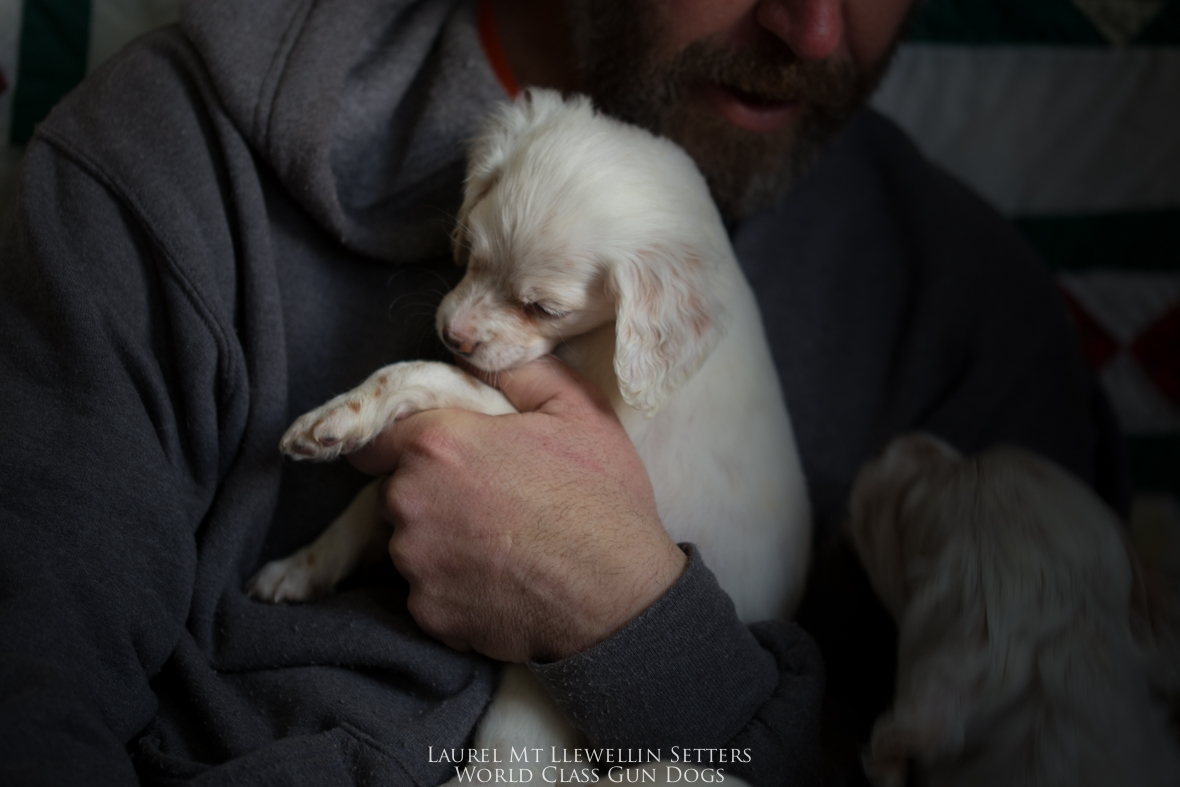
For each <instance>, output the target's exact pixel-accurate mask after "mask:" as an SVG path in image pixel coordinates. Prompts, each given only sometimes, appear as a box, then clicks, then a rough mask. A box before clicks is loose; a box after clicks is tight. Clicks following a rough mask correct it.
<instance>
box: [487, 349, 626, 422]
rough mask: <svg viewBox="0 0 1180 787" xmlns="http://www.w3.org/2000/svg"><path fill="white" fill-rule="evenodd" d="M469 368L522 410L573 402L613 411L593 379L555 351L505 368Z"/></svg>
mask: <svg viewBox="0 0 1180 787" xmlns="http://www.w3.org/2000/svg"><path fill="white" fill-rule="evenodd" d="M469 371H471V372H472V373H473V374H476V375H477V376H478V377H479V378H480V379H482V380H483V381H484V382H486V383H488V384H489V385H494V386H496V387H497V388H499V389H500V390H501V391H503V392H504V395H505V396H506V397H508V401H510V402H512V406H513V407H515V408H516V409H517V410H519V411H520V412H522V413H531V412H556V410H557V409H560V408H563V407H566V406H569V405H575V406H582V407H586V406H588V407H594V408H595V409H605V410H606V411H607V412H611V408H610V404H609V403H608V402H607V401H606V397H604V396H603V395H602V393H601V392H600V391H599V390H598V389H597V388H595V387H594V384H593V383H591V382H590V381H589V380H587V379H586V378H585V377H583V376H582V375H580V374H578V373H577V372H575V371H574V370H573V369H571V368H570V367H568V366H566V365H565V364H564V363H562V362H561V361H559V360H558V359H557V358H555V357H554V356H552V355H546V356H543V357H541V358H538V359H536V360H534V361H530V362H528V363H526V364H525V365H524V366H521V367H518V368H516V369H510V370H508V371H504V372H482V371H477V370H475V369H469Z"/></svg>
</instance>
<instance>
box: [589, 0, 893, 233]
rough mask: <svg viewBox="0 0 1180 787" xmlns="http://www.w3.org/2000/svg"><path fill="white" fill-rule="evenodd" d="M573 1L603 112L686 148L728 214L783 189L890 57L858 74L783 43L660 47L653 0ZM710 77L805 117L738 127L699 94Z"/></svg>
mask: <svg viewBox="0 0 1180 787" xmlns="http://www.w3.org/2000/svg"><path fill="white" fill-rule="evenodd" d="M569 5H570V10H571V24H572V27H573V30H574V38H575V46H576V48H577V54H578V60H579V67H580V70H581V74H582V78H583V82H584V88H585V90H586V92H588V93H589V94H590V96H591V97H592V98H593V99H594V102H595V104H596V105H597V106H598V107H599V108H601V109H602V110H603V111H604V112H606V113H607V114H610V115H612V116H614V117H617V118H619V119H621V120H625V121H627V122H629V123H634V124H635V125H638V126H642V127H644V128H647V129H649V130H650V131H652V132H654V133H656V134H660V135H662V136H666V137H668V138H670V139H671V140H673V141H674V142H676V143H677V144H679V145H680V146H681V147H683V148H684V149H685V150H686V151H687V152H688V154H689V155H690V156H692V158H693V159H694V160H695V161H696V163H697V166H698V167H700V169H701V172H702V173H703V174H704V176H705V180H706V181H707V182H708V184H709V189H710V190H711V191H712V193H713V199H714V201H715V202H716V203H717V206H718V208H719V209H720V210H721V213H722V215H723V216H724V217H725V218H726V219H727V220H734V219H738V218H741V217H743V216H746V215H749V214H750V213H752V212H753V211H755V210H757V209H759V208H761V207H764V206H765V205H767V204H768V203H770V202H772V201H774V200H775V199H777V198H778V197H779V196H781V194H782V193H783V192H784V191H785V190H786V189H787V187H788V186H789V185H790V184H791V183H792V182H793V181H794V180H796V179H797V178H798V177H799V176H800V175H801V174H802V173H803V172H805V171H806V169H807V168H808V167H809V166H810V164H811V163H812V162H813V161H814V160H815V159H816V158H817V156H818V154H819V153H820V151H821V150H822V149H823V147H824V145H825V144H826V143H827V142H828V141H829V140H830V139H831V137H832V136H833V135H834V134H835V133H836V132H837V131H838V130H839V129H840V128H841V127H842V126H843V125H844V124H845V122H846V121H847V120H848V119H849V118H850V117H851V116H852V115H853V114H855V112H856V111H857V110H858V109H859V108H860V107H861V106H862V105H863V104H864V103H865V101H866V100H867V99H868V96H869V95H870V94H871V93H872V91H873V90H874V89H875V88H876V85H877V82H878V81H879V79H880V77H881V75H882V74H883V73H884V72H885V69H886V67H887V66H888V63H889V59H890V58H889V57H888V56H886V57H883V58H882V59H881V62H879V63H876V64H874V65H873V67H872V68H871V69H869V70H868V71H866V72H858V71H857V70H856V68H854V66H853V65H852V64H851V63H849V62H848V61H844V60H840V61H835V60H833V61H825V62H820V63H815V62H804V61H801V60H799V59H798V58H796V57H795V56H794V54H793V53H791V51H790V50H789V49H788V48H787V46H786V45H785V44H781V43H780V42H778V41H769V42H767V43H766V44H765V45H763V46H759V47H748V48H744V49H740V50H735V49H733V48H730V47H724V46H721V45H719V44H717V43H715V42H713V41H710V40H708V39H705V40H701V41H696V42H694V43H692V44H690V45H689V46H687V47H685V48H684V49H683V50H681V51H680V52H667V51H661V47H660V20H659V19H658V18H657V15H656V12H655V9H654V7H653V6H654V4H653V3H651V2H650V0H645V1H643V2H635V1H634V0H576V2H572V3H570V4H569ZM665 49H666V47H665ZM710 83H712V84H715V85H723V86H725V87H726V88H728V89H729V90H731V91H733V92H736V93H737V94H738V95H739V96H741V97H742V98H744V99H746V100H748V101H751V102H754V103H757V102H765V103H767V104H778V103H782V102H787V101H793V102H798V104H799V106H800V110H799V114H798V116H797V117H796V118H795V119H794V120H793V121H792V122H791V123H790V124H789V125H788V126H787V127H786V128H784V129H782V130H780V131H772V132H762V133H759V132H753V131H747V130H745V129H742V128H738V127H736V126H734V125H733V124H732V123H730V122H729V121H728V120H726V119H725V118H724V117H723V116H721V114H720V113H719V112H718V111H717V109H716V108H715V107H713V106H710V105H709V104H708V103H707V99H705V98H704V96H702V95H700V93H699V90H700V88H701V87H702V86H704V85H707V84H710Z"/></svg>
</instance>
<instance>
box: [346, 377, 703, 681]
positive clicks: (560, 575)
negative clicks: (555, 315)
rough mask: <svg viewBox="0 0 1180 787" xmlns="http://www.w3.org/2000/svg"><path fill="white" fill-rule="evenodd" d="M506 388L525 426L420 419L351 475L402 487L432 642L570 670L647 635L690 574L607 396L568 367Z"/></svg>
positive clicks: (400, 524)
mask: <svg viewBox="0 0 1180 787" xmlns="http://www.w3.org/2000/svg"><path fill="white" fill-rule="evenodd" d="M500 377H501V380H500V383H501V384H502V388H503V391H504V394H505V395H506V396H507V397H508V399H509V400H510V401H511V402H512V403H513V405H514V406H515V407H516V408H517V409H518V410H520V411H521V414H519V415H502V416H495V417H492V416H486V415H481V414H476V413H471V412H467V411H463V410H431V411H427V412H424V413H419V414H418V415H414V416H411V417H410V418H407V419H406V420H404V421H401V422H399V423H397V424H396V425H394V426H393V427H392V428H390V429H388V430H387V431H386V432H385V433H384V434H382V435H381V436H380V437H379V438H378V439H377V440H376V441H375V442H374V443H372V444H370V445H369V446H367V447H366V448H364V449H363V450H361V451H358V452H357V453H355V454H353V455H352V456H350V457H349V459H350V461H352V463H353V464H354V465H356V467H357V468H359V469H360V470H362V471H364V472H367V473H371V474H374V475H380V474H386V473H392V475H391V476H390V477H389V478H388V479H387V481H386V482H385V484H384V486H383V489H382V495H381V498H382V505H383V513H384V515H385V516H386V517H387V518H388V519H389V521H390V522H392V523H393V525H394V534H393V538H392V539H391V540H390V542H389V553H390V555H391V556H392V557H393V562H394V565H396V566H397V569H398V571H399V572H401V574H402V576H404V577H405V578H406V580H407V581H408V582H409V584H410V596H409V609H410V614H411V615H413V616H414V619H415V620H416V621H417V622H418V624H419V625H420V626H422V628H423V630H424V631H426V632H427V633H428V634H430V635H432V636H434V637H437V638H438V639H440V640H442V641H443V642H445V643H446V644H448V645H450V646H451V647H453V648H457V649H465V648H473V649H475V650H477V651H479V652H480V653H483V654H485V655H488V656H491V657H493V658H496V659H499V660H501V661H513V662H524V661H529V660H555V659H560V658H564V657H567V656H571V655H573V654H575V653H578V652H580V651H582V650H585V649H586V648H589V647H591V646H593V645H595V644H597V643H598V642H601V641H602V640H604V639H606V638H607V637H609V636H610V635H611V634H613V633H615V632H616V631H618V630H619V629H620V628H622V627H623V626H625V625H626V624H627V623H628V622H630V621H631V620H632V619H634V618H635V617H636V616H637V615H638V614H639V613H640V612H642V611H643V610H644V609H646V608H647V607H648V606H649V605H650V604H651V603H652V602H653V601H655V600H656V599H657V598H659V597H660V596H661V595H663V593H664V592H665V591H666V590H667V589H668V588H669V587H671V586H672V584H673V583H674V582H675V581H676V580H677V579H678V578H679V576H680V574H681V572H682V571H683V570H684V566H685V563H686V558H685V556H684V553H683V552H681V551H680V549H679V548H678V547H677V546H676V545H675V544H674V543H673V542H672V539H671V538H670V537H669V536H668V534H667V532H666V531H665V530H664V528H663V525H662V524H661V523H660V520H659V516H658V514H657V512H656V506H655V497H654V495H653V493H652V488H651V482H650V480H649V479H648V476H647V472H646V470H645V469H644V467H643V463H642V461H641V460H640V458H639V455H638V453H636V451H635V448H634V446H633V445H632V444H631V440H630V438H628V436H627V433H626V432H625V431H624V430H623V427H622V424H620V423H619V421H618V419H617V418H616V417H615V414H614V412H613V411H612V410H611V408H610V405H609V404H608V403H607V401H606V399H605V397H603V396H602V394H601V393H600V392H599V391H598V390H597V389H595V388H594V386H593V385H591V384H590V383H589V382H588V381H586V380H585V379H584V378H582V377H580V376H579V375H578V374H576V373H575V372H574V371H572V370H571V369H569V368H568V367H566V366H565V365H563V364H562V363H560V362H559V361H557V360H555V359H553V358H542V359H540V360H537V361H533V362H532V363H530V364H528V365H526V366H524V367H522V368H520V369H517V370H515V371H513V372H511V373H508V374H501V375H500Z"/></svg>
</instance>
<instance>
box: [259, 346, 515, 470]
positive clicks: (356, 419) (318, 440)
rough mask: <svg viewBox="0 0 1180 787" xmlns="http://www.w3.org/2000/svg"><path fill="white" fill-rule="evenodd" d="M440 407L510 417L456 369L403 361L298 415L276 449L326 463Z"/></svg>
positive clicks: (490, 391) (505, 405) (485, 389)
mask: <svg viewBox="0 0 1180 787" xmlns="http://www.w3.org/2000/svg"><path fill="white" fill-rule="evenodd" d="M443 407H458V408H462V409H464V410H474V411H475V412H479V413H486V414H487V415H503V414H505V413H514V412H516V409H515V408H514V407H513V406H512V405H511V403H509V401H508V400H507V399H506V398H504V395H503V394H502V393H500V392H499V391H497V390H496V389H495V388H492V387H491V386H489V385H485V384H484V383H482V382H480V381H479V380H477V379H475V378H474V377H472V376H471V375H469V374H467V373H466V372H464V371H463V370H462V369H460V368H458V367H457V366H451V365H450V364H445V363H436V362H433V361H407V362H405V363H395V364H393V365H391V366H386V367H384V368H383V369H378V370H377V371H376V372H374V373H373V375H372V376H370V377H369V379H368V380H365V382H363V383H362V384H361V385H359V386H357V387H356V388H354V389H352V390H351V391H349V392H348V393H345V394H341V395H340V396H337V397H336V398H335V399H333V400H331V401H330V402H328V403H327V404H325V405H323V406H321V407H317V408H316V409H314V410H312V411H311V412H309V413H305V414H304V415H301V416H299V418H297V419H296V420H295V423H293V424H292V425H291V428H290V429H288V430H287V432H286V434H284V435H283V439H282V440H280V441H279V448H280V450H282V452H283V453H284V454H287V455H288V456H290V457H292V458H294V459H313V460H316V461H320V462H326V461H329V460H332V459H335V458H336V457H338V456H340V455H341V454H348V453H352V452H353V451H355V450H357V449H358V448H360V447H362V446H364V445H366V444H367V443H369V442H371V441H372V440H373V438H374V437H376V436H377V435H378V434H380V433H381V432H382V430H384V429H385V428H386V427H387V426H389V425H391V424H392V423H394V422H395V421H398V420H400V419H402V418H405V417H407V416H410V415H413V414H414V413H418V412H421V411H423V410H437V409H439V408H443Z"/></svg>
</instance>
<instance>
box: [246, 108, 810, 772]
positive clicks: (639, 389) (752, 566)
mask: <svg viewBox="0 0 1180 787" xmlns="http://www.w3.org/2000/svg"><path fill="white" fill-rule="evenodd" d="M456 259H457V261H459V262H460V264H465V265H466V266H467V273H466V275H465V276H464V278H463V280H462V281H461V282H460V283H459V285H458V286H457V287H456V288H455V289H454V290H453V291H452V292H451V293H449V294H448V295H447V296H446V298H445V299H444V301H443V303H442V304H441V306H440V308H439V311H438V328H439V332H440V334H441V335H442V336H443V337H444V340H446V341H447V342H448V343H449V344H451V346H452V347H455V348H456V349H457V350H459V351H461V352H463V353H464V354H465V355H466V356H467V358H468V359H469V360H470V362H471V363H472V364H473V365H475V366H477V367H479V368H482V369H485V370H488V371H498V370H506V369H511V368H513V367H516V366H519V365H521V364H523V363H526V362H528V361H530V360H532V359H534V358H537V357H540V356H542V355H544V354H546V353H548V352H550V351H555V352H556V353H557V354H558V355H559V356H560V357H562V358H563V359H564V360H565V361H567V362H568V363H570V364H571V365H572V366H573V367H574V368H576V369H578V370H579V371H580V372H581V373H582V374H584V375H586V376H587V377H588V378H590V379H591V380H592V381H593V382H594V383H596V384H597V385H598V386H599V388H601V389H602V390H603V391H604V392H605V393H606V394H607V395H608V397H609V398H610V400H611V403H612V405H613V406H614V409H615V411H616V412H617V413H618V415H619V417H620V420H621V421H622V422H623V425H624V426H625V428H626V429H627V432H628V434H629V435H630V437H631V439H632V440H633V442H634V443H635V446H636V448H637V449H638V451H639V454H640V456H641V457H642V458H643V461H644V463H645V466H646V468H647V470H648V473H649V474H650V476H651V480H652V484H653V487H654V489H655V493H656V502H657V506H658V509H659V512H660V516H661V519H662V521H663V522H664V525H665V527H666V528H667V529H668V531H669V533H671V534H672V536H673V537H674V538H675V539H676V540H677V541H691V542H694V543H696V544H697V546H698V547H699V549H700V554H701V555H702V557H703V559H704V560H705V562H706V563H707V564H708V565H709V567H710V568H711V569H712V570H713V572H714V573H715V574H716V576H717V578H718V580H719V582H720V584H721V586H722V587H723V588H724V589H725V590H726V591H727V592H728V593H729V595H730V596H731V597H732V598H733V600H734V603H735V605H736V607H737V610H738V613H739V615H740V616H741V617H742V619H744V620H751V621H752V620H758V619H765V618H772V617H784V616H789V615H790V614H791V613H792V612H793V610H794V608H795V606H796V604H797V603H798V600H799V596H800V595H801V593H802V589H803V583H804V579H805V574H806V567H807V561H808V554H809V550H810V537H811V525H810V514H809V507H808V503H807V497H806V489H805V485H804V479H803V473H802V469H801V465H800V462H799V458H798V455H797V452H796V449H795V441H794V436H793V433H792V430H791V425H790V420H789V418H788V416H787V411H786V407H785V405H784V403H783V399H782V394H781V390H780V386H779V381H778V379H777V376H776V374H775V371H774V364H773V361H772V359H771V356H770V352H769V349H768V347H767V345H766V339H765V336H764V333H763V329H762V324H761V319H760V317H759V314H758V308H757V305H756V303H755V300H754V296H753V294H752V292H751V291H750V288H749V285H748V284H747V283H746V281H745V279H744V277H743V276H742V273H741V270H740V269H739V267H738V264H737V260H736V259H735V257H734V255H733V251H732V249H731V248H730V245H729V241H728V237H727V235H726V232H725V228H724V226H723V225H722V222H721V218H720V216H719V214H718V213H717V210H716V208H715V207H714V205H713V202H712V200H711V198H710V196H709V192H708V189H707V187H706V185H705V182H704V179H703V178H702V177H701V175H700V173H699V172H698V171H697V169H696V167H695V165H694V164H693V162H692V161H691V159H690V158H689V157H688V156H687V155H686V154H685V153H684V152H683V151H682V150H681V149H680V148H678V147H676V146H675V145H674V144H672V143H671V142H669V141H667V140H664V139H659V138H657V137H654V136H652V135H651V134H649V133H647V132H645V131H642V130H640V129H637V128H634V127H631V126H627V125H625V124H623V123H619V122H617V121H615V120H612V119H610V118H607V117H605V116H602V115H599V114H598V113H597V112H595V110H594V109H593V107H592V106H591V105H590V103H589V101H588V100H587V99H584V98H574V99H571V100H568V101H564V100H562V98H561V97H560V96H559V95H558V94H556V93H553V92H550V91H532V92H531V93H529V94H527V95H526V96H525V97H523V98H522V99H520V100H518V101H517V102H516V103H515V104H513V105H509V106H506V107H504V108H503V110H502V111H500V112H498V113H496V114H495V115H494V116H493V117H492V118H491V119H490V121H489V123H488V124H487V126H486V128H485V130H484V131H483V133H482V135H481V136H480V137H479V138H478V139H477V140H476V141H475V143H474V145H473V147H472V150H471V155H470V165H469V169H468V179H467V183H466V191H465V199H464V202H463V206H462V208H461V211H460V215H459V222H458V228H457V230H456ZM432 407H465V408H468V409H473V410H479V411H482V412H487V413H490V414H500V413H507V412H512V411H513V410H512V407H511V405H510V404H509V403H508V402H507V400H506V399H504V397H503V396H502V395H501V394H500V393H499V392H497V391H495V390H494V389H492V388H489V387H487V386H485V385H483V384H482V383H478V382H477V381H475V380H474V378H471V377H470V376H468V375H466V374H464V373H463V372H461V371H459V370H458V369H456V368H454V367H451V366H447V365H444V364H437V363H423V362H417V363H410V364H395V365H394V366H391V367H386V368H385V369H382V370H379V371H378V372H377V373H375V374H374V375H373V376H372V377H370V379H369V380H368V381H366V382H365V383H364V384H363V385H361V386H360V387H359V388H357V389H355V390H354V391H351V392H349V393H347V394H344V395H343V396H340V397H337V398H336V399H334V400H332V401H331V402H329V403H328V404H326V405H324V406H323V407H321V408H318V409H317V410H314V411H312V412H311V413H308V414H306V415H304V416H302V417H301V418H299V419H298V420H297V421H296V422H295V424H294V425H293V426H292V427H291V429H290V430H288V432H287V434H286V435H285V436H284V438H283V441H282V448H283V450H284V451H285V452H286V453H288V454H291V455H293V456H295V457H297V458H313V459H321V460H323V459H331V458H335V457H336V456H337V455H339V454H340V453H341V452H347V451H350V450H353V449H355V448H356V447H358V446H360V445H363V444H364V443H366V442H368V441H369V440H371V439H372V438H373V437H374V436H376V435H377V434H378V433H379V432H380V431H381V430H382V429H383V428H384V427H385V426H387V425H388V424H390V423H391V422H392V421H393V420H395V419H396V418H398V417H402V416H404V415H407V414H409V413H412V412H416V411H419V410H423V409H428V408H432ZM366 494H368V495H369V496H370V497H371V498H372V492H371V491H370V492H367V493H366ZM374 504H375V498H372V499H367V498H365V495H362V498H361V499H358V502H357V503H354V505H353V507H352V508H350V509H349V511H346V512H345V514H344V515H342V516H341V518H340V519H338V520H337V521H336V522H335V523H333V525H332V526H331V527H330V528H329V530H328V531H327V532H325V534H324V535H323V536H321V537H320V539H319V540H318V541H316V542H315V543H313V544H312V545H310V546H308V547H305V548H304V549H303V550H300V552H298V553H296V554H295V555H293V556H291V557H290V558H287V559H286V560H282V561H275V562H273V563H271V564H268V565H267V566H266V567H264V568H263V570H262V571H260V572H259V574H257V575H256V576H255V578H254V579H253V580H252V581H251V584H250V592H251V593H252V595H255V596H256V597H259V598H264V599H268V600H272V601H279V600H299V599H304V598H308V597H311V596H313V595H316V594H318V593H322V592H325V591H326V590H329V589H330V588H331V587H332V586H333V585H334V584H335V583H336V581H337V580H339V579H340V578H341V577H342V576H343V575H344V574H346V573H347V572H348V571H349V570H351V568H352V567H353V566H354V565H355V563H356V562H357V560H358V559H359V558H360V556H361V554H362V553H363V551H364V548H365V546H366V545H371V544H374V543H380V542H381V540H382V538H383V537H385V536H387V533H384V532H383V531H380V530H379V531H378V532H377V534H376V535H374V533H373V530H374V527H375V525H373V521H374V520H375V517H373V516H372V511H373V507H374ZM311 557H314V558H315V559H314V560H309V558H311ZM576 740H577V736H576V732H575V731H574V730H573V729H572V728H569V727H568V725H566V724H565V723H564V722H562V721H561V718H560V715H559V714H557V713H556V708H553V707H552V705H551V703H549V702H548V700H547V698H545V695H544V693H543V691H541V690H540V688H539V687H538V686H536V684H535V682H534V681H533V680H532V678H531V676H530V675H529V673H528V672H527V670H525V669H524V668H523V667H509V668H507V674H506V676H505V678H504V680H503V682H502V688H501V690H500V692H499V693H498V695H497V697H496V699H495V700H494V702H493V705H492V707H491V709H490V710H489V711H488V713H487V715H486V717H485V719H484V721H483V722H482V724H481V728H480V730H479V732H478V734H477V744H478V745H479V746H481V747H485V746H486V747H501V748H502V747H506V746H508V745H514V746H517V747H519V746H521V745H528V746H529V747H530V748H534V747H543V748H545V749H546V751H548V747H549V746H557V747H558V750H559V751H560V749H561V747H563V746H569V745H572V743H573V742H574V741H576ZM503 750H504V752H505V753H506V752H507V749H503ZM537 770H538V771H539V769H537Z"/></svg>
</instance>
